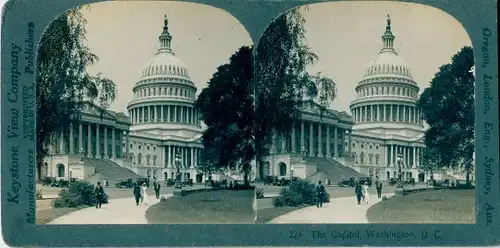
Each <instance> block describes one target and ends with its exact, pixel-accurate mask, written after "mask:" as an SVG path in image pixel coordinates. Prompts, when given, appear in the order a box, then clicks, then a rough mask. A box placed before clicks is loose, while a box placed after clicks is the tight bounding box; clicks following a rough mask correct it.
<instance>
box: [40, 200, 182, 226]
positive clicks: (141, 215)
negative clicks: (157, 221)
mask: <svg viewBox="0 0 500 248" xmlns="http://www.w3.org/2000/svg"><path fill="white" fill-rule="evenodd" d="M163 196H164V197H165V198H167V199H168V198H169V197H171V196H172V195H163ZM148 201H149V205H148V206H145V205H142V204H140V205H139V206H136V205H135V199H134V198H133V197H129V198H122V199H110V200H109V203H108V204H103V205H102V208H101V209H96V208H95V207H89V208H85V209H82V210H78V211H75V212H72V213H69V214H67V215H64V216H61V217H59V218H57V219H55V220H53V221H51V222H49V223H47V224H48V225H60V224H75V225H80V224H86V225H89V224H147V223H148V222H147V220H146V210H147V209H148V208H149V207H150V206H152V205H154V204H156V203H158V202H160V200H158V199H156V197H155V195H154V194H153V195H148Z"/></svg>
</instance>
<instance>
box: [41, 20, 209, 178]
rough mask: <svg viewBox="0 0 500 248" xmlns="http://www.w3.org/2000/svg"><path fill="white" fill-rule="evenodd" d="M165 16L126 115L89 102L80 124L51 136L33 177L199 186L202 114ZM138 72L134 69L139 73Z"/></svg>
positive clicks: (77, 123)
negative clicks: (178, 177) (145, 180)
mask: <svg viewBox="0 0 500 248" xmlns="http://www.w3.org/2000/svg"><path fill="white" fill-rule="evenodd" d="M171 41H172V36H171V35H170V33H169V31H168V20H167V18H166V17H165V23H164V27H163V32H162V33H161V35H160V36H159V49H158V51H157V52H156V54H155V55H154V56H153V57H152V58H151V59H150V60H149V61H148V62H147V63H146V65H145V66H144V68H143V69H142V74H141V76H140V78H139V80H138V81H137V83H136V84H135V86H134V87H133V89H132V90H133V96H134V98H133V100H132V101H130V102H129V104H128V106H127V110H128V115H126V114H124V113H117V112H113V111H110V110H104V113H103V114H102V116H101V113H102V112H103V111H99V109H98V107H97V106H95V105H93V104H91V103H88V104H86V106H85V108H84V109H83V114H82V118H81V120H80V121H78V122H77V121H75V122H73V123H72V125H71V128H70V130H69V131H68V132H64V133H62V134H61V135H59V136H58V137H54V138H53V140H54V141H53V142H52V144H51V145H50V147H49V150H50V152H49V154H50V155H49V156H47V157H45V159H44V161H45V162H44V164H43V165H42V166H41V168H37V170H38V173H37V176H38V177H39V178H43V177H45V176H49V177H56V178H61V177H65V178H77V179H85V180H88V181H89V182H94V183H95V182H97V181H103V180H109V183H110V184H111V185H112V183H113V182H112V181H119V180H123V179H126V178H137V177H153V176H154V177H156V178H157V179H158V180H167V179H175V177H176V173H177V169H178V167H179V172H180V173H181V179H182V180H184V179H192V180H193V182H203V181H204V179H205V178H204V177H203V176H202V172H201V171H200V170H198V168H199V167H198V165H199V157H200V152H201V149H203V145H202V142H201V136H202V132H203V129H202V126H201V122H200V116H199V113H198V112H197V110H196V109H195V108H194V101H195V100H196V90H197V88H196V86H195V84H194V83H193V81H192V80H191V78H190V76H189V73H188V69H187V67H186V65H184V63H183V62H182V61H181V60H180V59H179V58H177V57H176V56H175V54H174V52H173V51H172V49H171ZM139 70H140V69H139V68H138V71H139Z"/></svg>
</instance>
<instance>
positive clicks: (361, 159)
mask: <svg viewBox="0 0 500 248" xmlns="http://www.w3.org/2000/svg"><path fill="white" fill-rule="evenodd" d="M359 160H360V161H359V162H360V163H361V164H363V163H364V162H365V153H364V152H361V156H360V159H359Z"/></svg>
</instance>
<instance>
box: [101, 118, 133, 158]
mask: <svg viewBox="0 0 500 248" xmlns="http://www.w3.org/2000/svg"><path fill="white" fill-rule="evenodd" d="M108 148H109V147H108V126H106V125H104V158H106V159H109V154H108ZM127 149H128V146H127Z"/></svg>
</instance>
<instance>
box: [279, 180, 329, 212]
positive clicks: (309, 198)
mask: <svg viewBox="0 0 500 248" xmlns="http://www.w3.org/2000/svg"><path fill="white" fill-rule="evenodd" d="M317 197H318V196H317V195H316V185H315V184H313V183H311V182H308V181H305V180H295V181H293V182H291V183H290V185H289V186H288V188H283V189H281V191H280V195H279V196H278V197H276V198H275V199H273V205H274V206H275V207H279V206H293V207H296V206H300V205H302V204H307V205H315V204H316V202H317ZM329 199H330V196H329V195H328V192H326V191H325V194H324V195H323V202H329V201H330V200H329Z"/></svg>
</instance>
